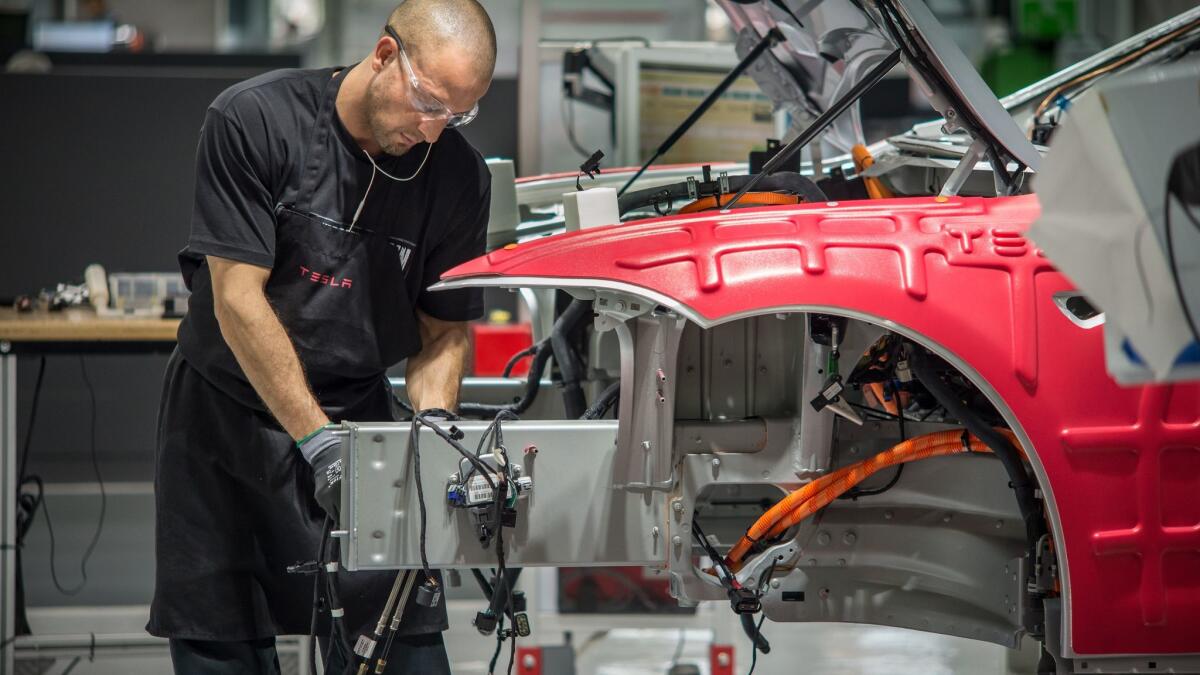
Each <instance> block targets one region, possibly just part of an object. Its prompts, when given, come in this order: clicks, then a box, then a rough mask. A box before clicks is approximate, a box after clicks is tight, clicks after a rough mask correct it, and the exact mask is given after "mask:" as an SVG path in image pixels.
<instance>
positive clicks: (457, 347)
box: [405, 310, 470, 410]
mask: <svg viewBox="0 0 1200 675" xmlns="http://www.w3.org/2000/svg"><path fill="white" fill-rule="evenodd" d="M417 318H418V320H419V330H420V333H421V344H422V347H421V351H420V352H419V353H417V354H415V355H413V356H411V357H409V359H408V367H407V370H406V371H405V382H406V384H407V387H408V399H409V401H411V402H412V406H413V409H415V410H426V409H428V408H443V409H445V410H454V408H455V406H457V405H458V389H459V386H460V385H461V384H462V377H463V372H464V371H465V370H466V365H467V352H468V351H469V349H470V340H468V338H467V322H465V321H442V320H441V319H435V318H433V317H432V316H429V315H428V314H426V313H425V312H422V311H421V310H417Z"/></svg>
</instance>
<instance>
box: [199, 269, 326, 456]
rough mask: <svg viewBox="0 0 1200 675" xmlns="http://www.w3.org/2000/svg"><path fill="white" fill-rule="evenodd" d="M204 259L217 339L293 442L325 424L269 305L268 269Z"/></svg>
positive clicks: (280, 324)
mask: <svg viewBox="0 0 1200 675" xmlns="http://www.w3.org/2000/svg"><path fill="white" fill-rule="evenodd" d="M206 259H207V260H208V269H209V271H210V273H211V274H212V285H213V303H214V307H215V309H216V315H217V323H218V324H220V326H221V335H222V337H224V338H225V342H226V343H227V344H228V345H229V348H230V349H231V350H233V355H234V357H236V358H237V362H238V365H240V366H241V367H242V371H243V372H245V373H246V377H247V378H248V379H249V380H250V384H251V386H253V387H254V391H256V392H258V396H259V398H261V399H262V401H263V403H265V404H266V405H267V409H268V410H270V411H271V414H272V415H274V416H275V419H276V420H278V421H279V424H280V425H282V426H283V428H284V430H286V431H287V432H288V433H289V434H290V435H291V436H292V438H293V439H297V440H298V439H301V438H303V437H305V436H306V435H307V434H310V433H311V432H313V431H315V430H316V429H318V428H320V427H321V426H323V425H326V424H329V418H328V417H326V416H325V412H324V411H322V410H321V406H320V405H319V404H318V403H317V399H316V398H315V397H314V396H313V395H312V392H311V390H310V389H309V387H308V379H307V378H306V377H305V376H304V370H303V369H302V368H301V366H300V358H299V357H298V356H296V348H295V347H294V346H293V345H292V341H291V339H289V338H288V336H287V332H286V331H285V330H284V328H283V324H282V323H280V321H279V317H278V316H276V315H275V310H274V309H272V308H271V305H270V303H269V302H268V301H267V296H266V291H265V289H266V285H267V279H268V277H270V275H271V270H269V269H267V268H265V267H259V266H257V265H251V264H249V263H243V262H236V261H233V260H228V259H226V258H218V257H215V256H206Z"/></svg>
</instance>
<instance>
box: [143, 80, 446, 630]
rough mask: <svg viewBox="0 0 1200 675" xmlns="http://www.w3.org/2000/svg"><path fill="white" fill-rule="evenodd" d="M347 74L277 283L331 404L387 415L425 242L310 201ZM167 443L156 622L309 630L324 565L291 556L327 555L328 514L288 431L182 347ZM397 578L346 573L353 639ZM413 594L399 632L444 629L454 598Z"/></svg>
mask: <svg viewBox="0 0 1200 675" xmlns="http://www.w3.org/2000/svg"><path fill="white" fill-rule="evenodd" d="M344 75H345V71H343V72H342V73H340V74H338V75H337V76H336V77H332V78H330V81H329V82H328V84H327V85H326V87H325V91H324V94H323V96H322V100H321V105H320V108H319V111H318V114H317V118H316V122H315V124H314V127H313V131H312V135H311V138H310V139H309V140H308V142H307V143H306V150H305V157H304V160H303V164H302V167H303V168H302V170H301V172H300V178H299V181H298V183H299V184H298V187H297V189H296V190H295V191H294V192H292V193H291V194H292V195H294V200H293V201H283V202H281V203H280V204H279V205H278V206H277V207H276V254H275V264H274V267H273V268H272V272H271V275H270V278H269V280H268V282H267V295H268V297H269V298H270V300H271V303H272V306H273V307H274V308H275V311H276V312H277V314H278V315H279V317H280V320H281V321H282V323H283V324H284V326H285V327H286V328H287V330H288V334H289V335H290V336H291V338H292V341H293V343H294V344H295V346H296V350H297V353H298V355H299V357H300V360H301V362H302V363H303V365H304V368H305V372H306V374H307V375H308V376H309V378H310V384H311V386H312V387H313V392H314V394H316V396H317V398H318V400H319V401H321V403H322V406H323V407H324V408H325V411H326V413H327V414H329V416H330V418H331V419H333V420H334V421H335V422H336V421H340V420H342V419H353V420H358V421H378V420H388V419H395V417H394V412H395V411H394V407H393V405H392V397H391V393H390V391H389V390H388V387H387V382H386V379H385V378H384V377H383V374H384V372H385V371H386V368H387V367H388V366H389V365H391V364H392V363H394V362H396V361H398V360H399V359H400V358H403V357H404V356H405V355H408V354H411V353H414V352H416V351H418V350H419V348H420V345H419V342H418V344H413V342H414V341H418V340H419V338H416V337H414V336H415V335H416V334H417V332H416V331H415V330H411V329H410V330H407V331H405V330H402V328H403V326H404V322H405V321H411V320H415V318H414V314H413V311H412V307H411V305H410V301H409V299H408V296H407V294H406V285H405V283H404V275H405V270H406V263H407V262H408V258H409V257H410V256H412V255H414V253H413V250H414V249H415V248H416V246H417V244H419V242H412V241H410V240H409V239H406V238H400V237H397V236H395V235H394V234H391V233H390V232H383V231H378V232H377V231H375V230H372V229H370V228H368V227H365V226H363V225H359V224H355V225H354V226H353V227H349V226H348V224H345V223H341V222H339V221H338V220H337V219H335V218H333V217H330V216H331V214H329V213H328V211H329V209H327V208H326V209H325V210H326V213H322V209H323V208H324V207H327V206H329V205H326V204H314V203H313V202H314V200H313V193H314V188H315V186H316V185H317V181H318V180H319V178H320V175H321V174H320V172H321V171H322V168H323V166H324V164H325V153H326V152H327V150H328V149H329V147H330V146H331V145H332V143H331V141H332V142H333V143H336V142H338V139H335V138H332V137H331V136H330V135H331V134H334V133H337V128H336V127H335V124H338V120H336V119H335V118H334V117H333V116H334V115H336V106H335V105H334V101H335V98H336V94H337V90H338V87H339V86H340V83H341V78H342V77H344ZM414 150H417V151H419V152H421V153H422V154H424V149H420V148H415V149H414ZM378 181H379V179H378V178H377V179H376V186H375V187H376V189H379V182H378ZM285 199H286V198H285ZM382 229H383V228H380V230H382ZM201 278H203V279H207V278H208V275H207V274H205V275H197V279H201ZM191 311H193V312H197V311H199V312H211V308H197V307H193V308H192V310H191ZM193 318H198V317H193ZM208 319H209V317H208V316H207V315H206V316H204V317H203V320H208ZM213 320H215V318H214V319H213ZM157 445H158V449H157V450H158V454H157V464H156V470H155V504H156V509H157V511H156V559H157V573H156V579H155V595H154V602H153V604H152V606H151V613H150V623H149V625H148V626H147V630H148V631H149V632H150V633H151V634H153V635H158V636H162V637H172V638H180V639H193V640H222V641H226V640H258V639H262V638H266V637H270V636H274V635H297V634H300V635H303V634H307V633H308V632H309V622H310V618H311V614H312V589H313V585H312V583H313V580H312V577H306V576H298V575H289V574H287V572H286V567H287V566H288V565H291V564H294V563H296V562H301V561H307V560H312V559H314V558H315V557H316V555H317V551H318V546H319V544H320V538H321V534H322V526H323V522H324V515H325V514H324V512H323V511H322V510H321V508H320V507H319V506H318V505H317V503H316V501H315V500H314V499H313V497H312V493H313V481H312V471H311V469H310V467H309V465H308V464H307V463H306V462H305V461H304V459H303V457H301V455H300V453H299V451H298V450H297V449H296V446H295V444H294V443H293V441H292V439H291V437H290V436H288V434H287V433H286V432H284V431H283V430H282V429H281V428H280V427H279V425H278V424H277V423H276V422H275V420H274V419H273V418H272V417H271V416H270V415H269V414H267V413H266V412H264V411H263V410H261V408H260V407H259V406H251V405H247V403H246V402H245V401H243V400H240V397H237V396H231V395H230V394H229V393H228V392H227V391H225V390H223V389H222V388H220V387H218V386H216V383H214V382H210V381H208V380H207V379H206V378H205V377H203V376H201V374H200V371H198V370H197V369H196V368H194V367H192V365H190V364H189V363H188V361H187V360H186V359H185V358H183V356H182V355H181V353H180V352H179V350H176V352H175V354H174V355H172V357H171V360H170V361H169V363H168V366H167V372H166V376H165V379H164V384H163V395H162V401H161V404H160V409H159V420H158V443H157ZM394 577H395V574H394V573H392V572H387V573H365V572H359V573H354V574H350V573H344V572H343V573H340V574H339V578H340V588H341V591H340V597H341V599H342V603H343V605H344V607H345V610H346V619H345V624H346V628H347V632H348V634H349V635H350V637H351V640H353V639H354V638H356V637H357V635H358V634H360V633H363V632H369V631H370V630H371V629H373V628H374V625H375V622H376V620H377V619H378V617H379V611H380V610H381V609H382V606H383V603H384V601H385V600H386V597H387V595H388V591H389V590H390V588H391V584H392V580H393V579H394ZM415 595H416V594H415V593H414V594H413V598H410V601H409V605H408V607H407V609H406V611H405V615H404V622H403V624H402V626H401V629H400V631H401V633H402V634H406V635H416V634H422V633H430V632H436V631H440V630H445V628H446V627H447V619H446V612H445V608H444V606H440V607H438V608H435V609H432V610H431V609H427V608H424V607H421V606H419V605H416V604H415V602H414V601H413V599H415ZM327 625H328V624H327V619H326V618H325V616H324V615H323V616H322V619H321V626H320V628H319V631H318V633H319V634H327V632H328V628H327Z"/></svg>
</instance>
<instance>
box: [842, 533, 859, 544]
mask: <svg viewBox="0 0 1200 675" xmlns="http://www.w3.org/2000/svg"><path fill="white" fill-rule="evenodd" d="M857 540H858V535H856V534H854V532H853V531H852V530H846V534H843V535H842V543H844V544H846V545H847V546H850V545H852V544H853V543H854V542H855V541H857Z"/></svg>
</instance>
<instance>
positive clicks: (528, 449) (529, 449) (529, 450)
mask: <svg viewBox="0 0 1200 675" xmlns="http://www.w3.org/2000/svg"><path fill="white" fill-rule="evenodd" d="M522 452H524V453H525V454H526V455H536V454H538V448H537V446H536V445H534V444H533V443H530V444H529V445H527V446H525V449H524V450H523V451H522Z"/></svg>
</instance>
